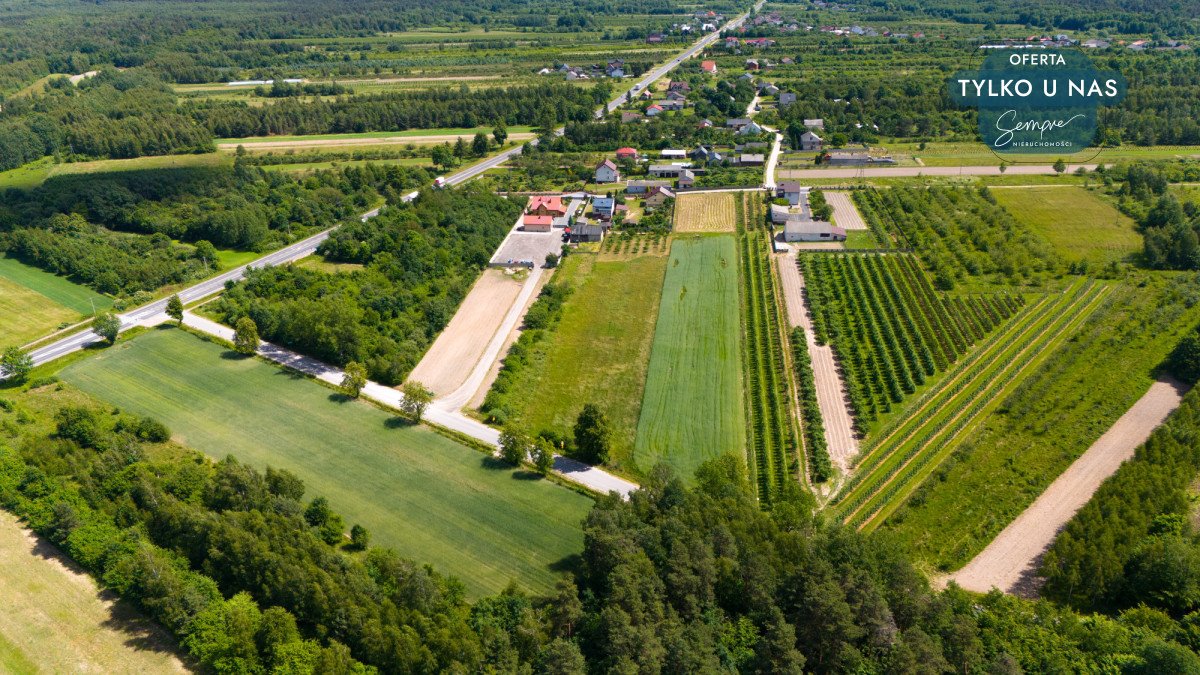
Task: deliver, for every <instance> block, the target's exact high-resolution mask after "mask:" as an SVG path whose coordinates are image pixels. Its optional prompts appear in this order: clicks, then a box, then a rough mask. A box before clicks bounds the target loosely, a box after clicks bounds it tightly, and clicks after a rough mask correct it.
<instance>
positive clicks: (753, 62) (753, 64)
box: [746, 59, 760, 70]
mask: <svg viewBox="0 0 1200 675" xmlns="http://www.w3.org/2000/svg"><path fill="white" fill-rule="evenodd" d="M759 69H760V66H759V65H758V59H746V70H759Z"/></svg>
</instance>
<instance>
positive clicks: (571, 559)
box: [549, 553, 583, 576]
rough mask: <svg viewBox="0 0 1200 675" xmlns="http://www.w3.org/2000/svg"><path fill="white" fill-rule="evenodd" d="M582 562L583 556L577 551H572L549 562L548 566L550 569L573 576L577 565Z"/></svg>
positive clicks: (576, 570) (577, 567) (577, 568)
mask: <svg viewBox="0 0 1200 675" xmlns="http://www.w3.org/2000/svg"><path fill="white" fill-rule="evenodd" d="M582 563H583V556H582V555H580V554H578V553H572V554H570V555H567V556H563V557H562V558H559V559H558V560H555V561H554V562H552V563H550V565H549V567H550V569H551V570H552V571H555V572H560V573H565V574H570V575H572V576H574V575H575V573H576V572H578V571H579V566H580V565H581V564H582Z"/></svg>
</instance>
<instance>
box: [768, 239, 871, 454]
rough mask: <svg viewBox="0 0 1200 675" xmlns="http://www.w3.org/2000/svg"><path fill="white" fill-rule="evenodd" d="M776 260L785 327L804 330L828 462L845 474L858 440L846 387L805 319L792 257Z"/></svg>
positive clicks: (800, 284) (801, 278) (799, 280)
mask: <svg viewBox="0 0 1200 675" xmlns="http://www.w3.org/2000/svg"><path fill="white" fill-rule="evenodd" d="M776 259H777V260H778V261H779V279H780V285H781V286H782V291H783V299H784V305H785V306H786V307H787V318H788V325H790V326H800V327H801V328H803V329H804V337H805V340H806V341H807V342H808V353H809V356H811V357H812V369H813V381H814V383H815V384H816V387H817V407H818V408H819V409H820V410H821V419H822V421H823V422H824V424H825V443H826V445H827V446H828V448H829V459H830V460H831V461H832V462H833V463H834V465H835V466H837V467H838V468H839V469H841V470H842V471H846V469H847V467H849V466H850V460H851V458H853V457H854V456H855V455H857V454H858V439H857V438H855V436H854V418H852V417H851V416H850V405H849V403H848V402H847V401H848V399H847V397H846V393H845V392H846V387H845V385H844V384H843V383H842V375H841V373H840V372H838V369H837V361H836V360H835V359H834V357H833V347H830V346H829V345H824V346H821V345H818V344H817V341H816V337H815V335H814V334H813V330H812V323H811V322H810V321H809V318H808V308H807V307H806V306H805V305H804V276H803V275H801V274H800V268H799V267H797V266H796V257H795V255H794V254H793V255H783V256H778V257H777V258H776Z"/></svg>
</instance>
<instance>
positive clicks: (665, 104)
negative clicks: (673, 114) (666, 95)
mask: <svg viewBox="0 0 1200 675" xmlns="http://www.w3.org/2000/svg"><path fill="white" fill-rule="evenodd" d="M658 106H659V107H660V108H662V109H663V110H683V101H675V100H672V99H667V100H665V101H659V102H658Z"/></svg>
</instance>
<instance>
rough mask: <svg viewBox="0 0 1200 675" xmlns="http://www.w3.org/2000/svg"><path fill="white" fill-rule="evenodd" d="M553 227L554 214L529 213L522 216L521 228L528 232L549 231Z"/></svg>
mask: <svg viewBox="0 0 1200 675" xmlns="http://www.w3.org/2000/svg"><path fill="white" fill-rule="evenodd" d="M552 227H554V217H553V216H535V215H532V214H528V213H527V214H525V215H524V216H523V217H522V218H521V229H522V230H525V231H526V232H549V231H550V229H551V228H552Z"/></svg>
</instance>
